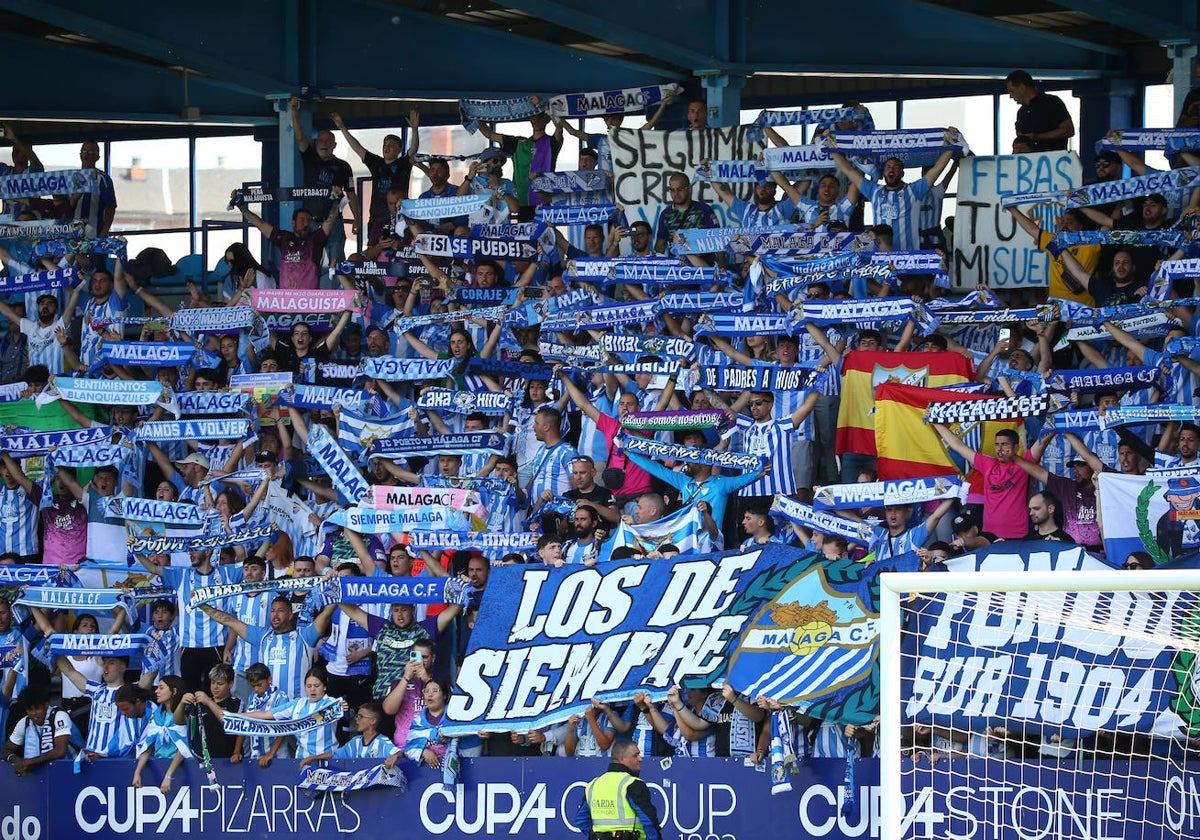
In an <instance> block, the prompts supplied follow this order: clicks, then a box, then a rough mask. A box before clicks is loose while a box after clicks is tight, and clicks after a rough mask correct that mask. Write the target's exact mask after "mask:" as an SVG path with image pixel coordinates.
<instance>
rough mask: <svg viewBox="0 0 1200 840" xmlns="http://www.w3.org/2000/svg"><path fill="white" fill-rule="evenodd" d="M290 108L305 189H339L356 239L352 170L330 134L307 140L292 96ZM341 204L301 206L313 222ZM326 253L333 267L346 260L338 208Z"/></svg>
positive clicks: (322, 201)
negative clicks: (336, 150)
mask: <svg viewBox="0 0 1200 840" xmlns="http://www.w3.org/2000/svg"><path fill="white" fill-rule="evenodd" d="M289 107H290V108H291V112H292V133H293V134H294V135H295V136H296V148H297V149H299V150H300V160H301V161H302V162H303V163H304V186H306V187H321V188H324V189H332V188H334V187H341V188H342V190H343V192H344V194H345V196H346V199H347V201H349V203H350V215H351V216H353V217H354V224H353V225H351V227H350V231H351V232H352V233H353V234H354V235H355V236H357V235H358V231H359V229H360V228H361V226H362V217H361V211H360V210H359V209H358V196H357V195H355V194H354V170H352V169H351V168H350V164H348V163H346V161H344V160H342V159H341V158H340V157H335V156H334V154H333V150H334V149H336V148H337V138H335V137H334V136H333V132H332V131H318V132H317V139H316V142H312V141H310V140H309V139H308V135H307V134H305V133H304V127H303V126H301V125H300V100H299V99H297V98H296V97H294V96H293V97H292V101H291V103H290V104H289ZM340 202H341V198H340V197H338V198H332V199H330V198H310V199H306V200H305V201H304V202H303V207H304V209H305V210H307V211H308V212H309V213H310V214H311V215H312V218H314V219H324V218H326V217H327V216H329V215H330V212H331V210H332V209H333V208H334V205H335V203H339V204H340ZM325 253H326V255H327V256H328V257H329V264H330V265H336V264H337V263H339V262H341V261H342V260H344V259H346V227H345V225H343V224H342V214H341V210H340V208H339V209H338V213H337V217H336V221H335V223H334V226H333V231H332V232H331V233H330V234H329V241H328V242H326V243H325ZM281 288H282V287H281Z"/></svg>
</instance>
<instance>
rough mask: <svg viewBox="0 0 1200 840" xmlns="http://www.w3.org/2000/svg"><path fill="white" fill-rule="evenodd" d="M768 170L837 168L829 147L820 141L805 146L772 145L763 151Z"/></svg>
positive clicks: (788, 170) (792, 170)
mask: <svg viewBox="0 0 1200 840" xmlns="http://www.w3.org/2000/svg"><path fill="white" fill-rule="evenodd" d="M763 165H764V167H765V168H766V170H767V171H768V172H794V171H796V170H802V169H837V163H836V162H835V161H834V159H833V158H832V157H830V156H829V149H827V148H825V146H823V145H821V144H820V143H811V144H809V145H806V146H772V147H771V148H768V149H766V150H764V151H763Z"/></svg>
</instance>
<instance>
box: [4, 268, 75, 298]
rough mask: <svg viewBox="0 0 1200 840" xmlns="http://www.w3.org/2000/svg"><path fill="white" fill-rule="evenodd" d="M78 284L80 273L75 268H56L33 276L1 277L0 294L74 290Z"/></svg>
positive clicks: (36, 272) (32, 274)
mask: <svg viewBox="0 0 1200 840" xmlns="http://www.w3.org/2000/svg"><path fill="white" fill-rule="evenodd" d="M78 283H79V272H78V271H77V270H76V269H74V268H56V269H53V270H52V271H35V272H33V273H31V274H12V275H9V276H8V277H0V294H4V295H16V294H22V293H24V292H51V291H56V290H58V289H73V288H75V286H76V285H77V284H78Z"/></svg>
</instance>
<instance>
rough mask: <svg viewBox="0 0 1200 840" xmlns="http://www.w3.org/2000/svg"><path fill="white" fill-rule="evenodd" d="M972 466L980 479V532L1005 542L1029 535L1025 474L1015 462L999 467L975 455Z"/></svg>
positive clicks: (992, 460) (982, 456)
mask: <svg viewBox="0 0 1200 840" xmlns="http://www.w3.org/2000/svg"><path fill="white" fill-rule="evenodd" d="M972 466H974V467H975V469H976V470H978V471H979V474H980V475H981V476H982V477H983V498H984V505H983V530H985V531H991V532H992V533H993V534H995V535H996V536H997V537H1003V538H1004V539H1006V540H1014V539H1020V538H1022V537H1024V536H1025V535H1026V534H1028V533H1029V474H1028V473H1026V472H1025V470H1023V469H1021V467H1020V465H1019V464H1017V463H1016V462H1015V461H1010V462H1009V463H1007V464H1002V463H1000V462H999V461H997V460H996V459H995V458H992V457H991V456H989V455H983V454H980V453H978V452H977V453H975V460H974V461H973V462H972Z"/></svg>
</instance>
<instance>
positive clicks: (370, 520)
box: [327, 505, 471, 534]
mask: <svg viewBox="0 0 1200 840" xmlns="http://www.w3.org/2000/svg"><path fill="white" fill-rule="evenodd" d="M327 521H328V522H329V523H330V524H333V525H340V526H341V527H343V528H348V529H349V530H351V531H354V532H356V533H359V534H392V533H403V534H407V533H408V532H409V531H414V530H420V529H423V528H436V529H438V530H442V529H445V530H450V531H469V530H471V520H470V518H469V517H468V516H467V514H465V513H463V512H462V511H457V510H452V509H450V508H448V507H446V506H445V505H419V506H405V507H398V508H395V509H393V510H377V509H375V508H370V507H361V506H359V505H352V506H351V507H348V508H345V509H344V510H336V511H334V512H333V513H332V514H330V516H329V519H328V520H327Z"/></svg>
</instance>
